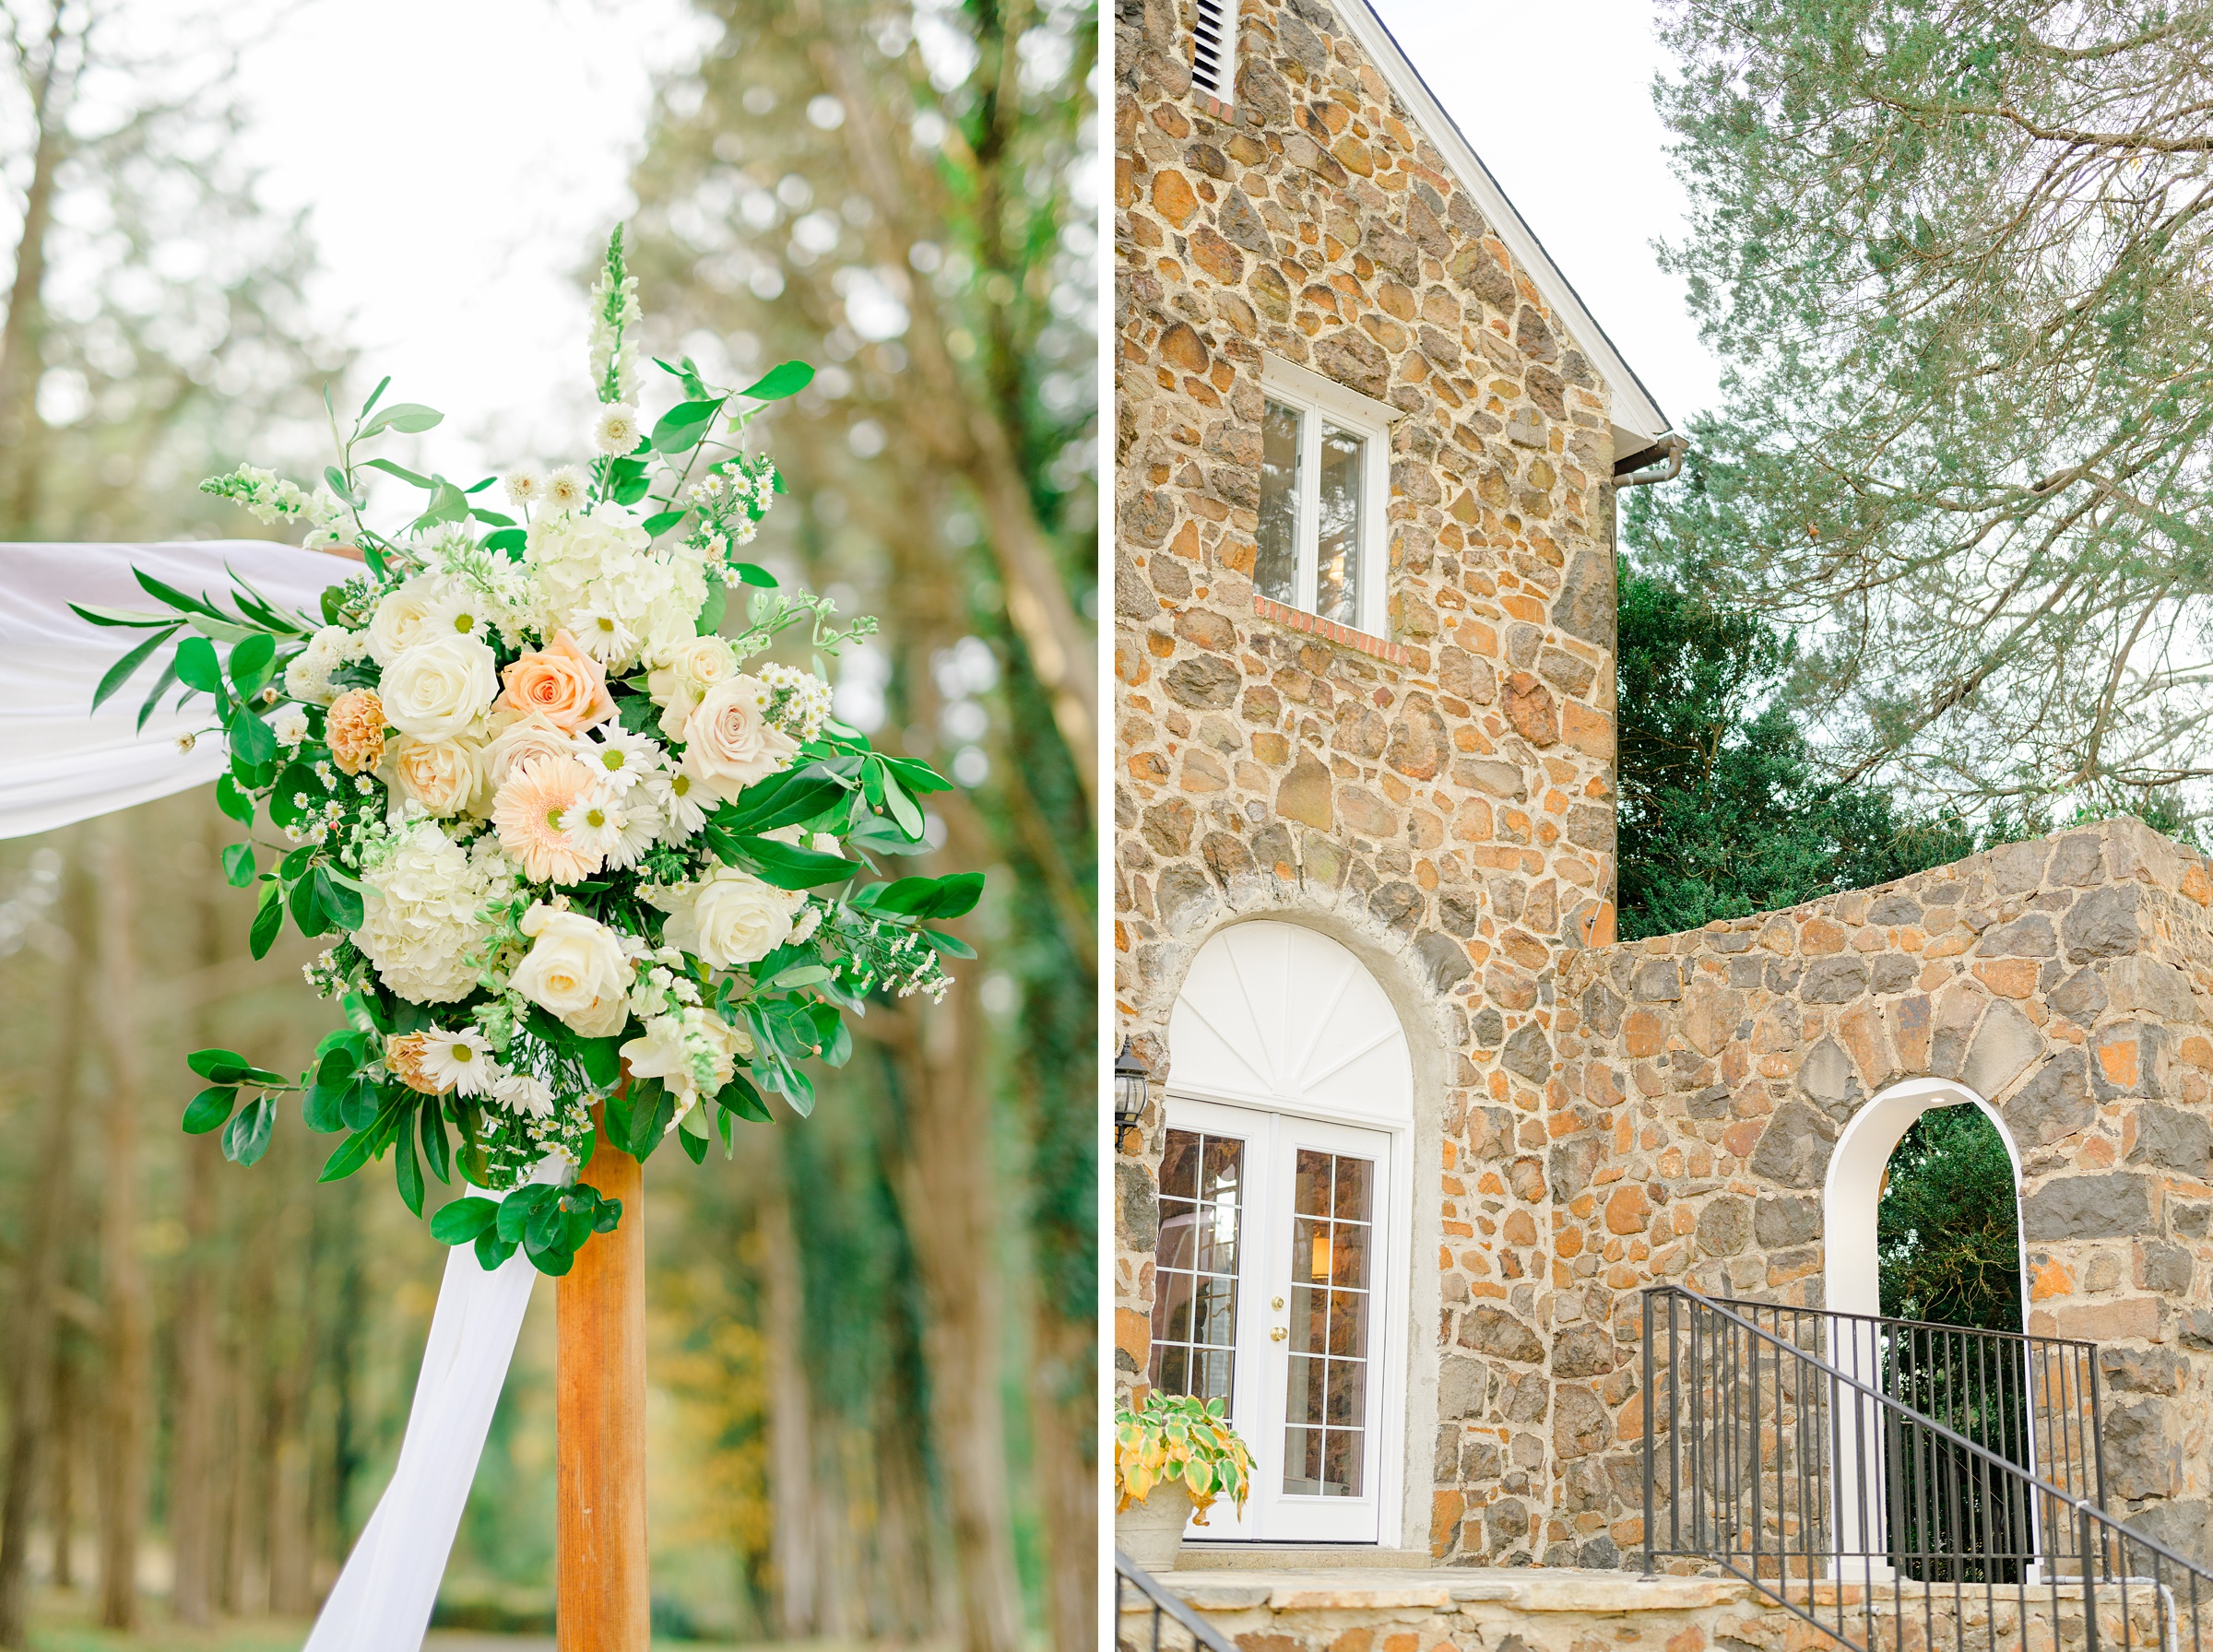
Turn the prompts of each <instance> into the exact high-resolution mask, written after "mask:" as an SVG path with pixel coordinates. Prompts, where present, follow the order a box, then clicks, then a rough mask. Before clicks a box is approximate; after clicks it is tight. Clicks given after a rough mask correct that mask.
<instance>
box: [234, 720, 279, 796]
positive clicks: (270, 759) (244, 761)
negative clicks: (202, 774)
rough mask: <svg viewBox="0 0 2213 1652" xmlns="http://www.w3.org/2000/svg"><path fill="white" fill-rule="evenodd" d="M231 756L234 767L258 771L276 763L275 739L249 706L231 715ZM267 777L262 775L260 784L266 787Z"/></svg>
mask: <svg viewBox="0 0 2213 1652" xmlns="http://www.w3.org/2000/svg"><path fill="white" fill-rule="evenodd" d="M231 759H232V761H233V764H234V765H235V766H240V767H243V768H245V769H248V770H253V771H259V770H262V769H265V768H266V767H267V766H268V765H270V764H271V763H274V762H275V761H277V737H276V736H275V735H274V734H272V733H270V732H269V726H268V725H267V724H266V723H265V722H263V721H262V720H261V718H259V717H257V716H255V715H254V710H253V708H252V707H251V706H244V705H242V706H240V707H239V708H238V709H237V710H236V711H234V712H232V713H231ZM268 779H269V776H268V775H266V774H263V775H262V776H261V783H262V784H263V785H266V784H267V783H268Z"/></svg>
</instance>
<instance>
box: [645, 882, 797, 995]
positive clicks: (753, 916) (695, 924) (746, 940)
mask: <svg viewBox="0 0 2213 1652" xmlns="http://www.w3.org/2000/svg"><path fill="white" fill-rule="evenodd" d="M806 903H807V897H806V895H805V894H804V893H803V892H800V891H793V890H781V889H777V888H776V887H775V885H773V884H768V883H763V882H762V880H761V879H758V878H756V877H754V876H753V875H752V874H751V872H746V871H740V869H739V868H738V867H716V868H715V869H714V870H713V871H712V872H710V873H708V874H707V875H706V876H705V877H704V878H702V879H699V880H698V881H697V882H696V883H684V884H679V885H677V886H676V887H675V888H674V889H673V890H671V891H669V894H668V895H667V897H666V898H665V904H666V905H667V907H668V911H669V922H668V925H667V926H666V927H664V929H663V930H662V935H663V938H665V939H666V940H667V941H668V943H669V945H670V946H672V947H680V948H681V949H682V950H685V951H687V952H690V953H691V954H692V956H694V957H696V958H698V959H700V960H702V961H703V962H706V963H708V964H711V965H713V966H714V967H715V968H716V969H718V970H732V969H736V968H738V967H739V966H740V964H747V963H751V962H753V961H754V960H755V959H758V958H765V957H767V956H768V955H769V954H770V953H771V952H773V951H775V950H776V949H777V948H778V947H780V946H782V945H783V944H784V943H785V942H786V941H787V940H788V939H790V938H791V926H792V920H793V918H794V917H796V916H797V915H798V914H799V908H800V907H801V906H803V905H805V904H806Z"/></svg>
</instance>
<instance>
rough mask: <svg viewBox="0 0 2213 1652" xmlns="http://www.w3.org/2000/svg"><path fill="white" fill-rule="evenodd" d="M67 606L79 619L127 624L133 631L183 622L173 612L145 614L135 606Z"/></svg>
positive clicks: (95, 603) (154, 628)
mask: <svg viewBox="0 0 2213 1652" xmlns="http://www.w3.org/2000/svg"><path fill="white" fill-rule="evenodd" d="M69 608H70V611H71V612H72V613H74V614H75V615H76V616H77V618H78V619H83V620H87V621H89V622H90V623H91V624H93V625H120V626H127V627H129V628H130V629H132V630H134V631H160V629H161V628H162V627H163V626H172V627H174V626H178V625H182V624H183V623H184V622H183V620H182V619H178V618H177V616H176V615H174V614H145V613H141V612H139V611H138V610H137V609H136V608H105V607H102V606H101V604H99V603H97V602H73V603H71V604H70V605H69Z"/></svg>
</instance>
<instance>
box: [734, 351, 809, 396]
mask: <svg viewBox="0 0 2213 1652" xmlns="http://www.w3.org/2000/svg"><path fill="white" fill-rule="evenodd" d="M812 383H814V369H813V368H811V367H810V366H808V365H807V363H806V362H804V361H785V362H780V363H778V364H777V365H776V366H775V367H772V368H770V369H769V370H768V371H767V372H764V373H763V374H762V375H761V376H760V377H759V378H757V379H755V380H754V381H753V382H752V383H751V384H748V385H747V386H746V387H745V388H744V389H743V390H740V392H739V393H738V394H739V395H750V396H751V397H752V398H753V400H755V401H757V402H774V401H781V400H783V399H784V397H786V396H787V395H798V394H799V392H800V391H802V390H804V389H806V388H807V386H808V385H810V384H812Z"/></svg>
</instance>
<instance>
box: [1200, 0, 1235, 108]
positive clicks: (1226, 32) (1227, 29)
mask: <svg viewBox="0 0 2213 1652" xmlns="http://www.w3.org/2000/svg"><path fill="white" fill-rule="evenodd" d="M1193 5H1194V6H1195V7H1196V8H1197V12H1198V19H1197V21H1196V22H1195V23H1193V25H1192V27H1191V89H1193V90H1194V91H1198V92H1201V93H1203V94H1204V95H1206V96H1207V97H1210V98H1212V99H1213V100H1215V101H1216V102H1218V103H1232V102H1235V101H1236V100H1237V0H1193Z"/></svg>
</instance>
